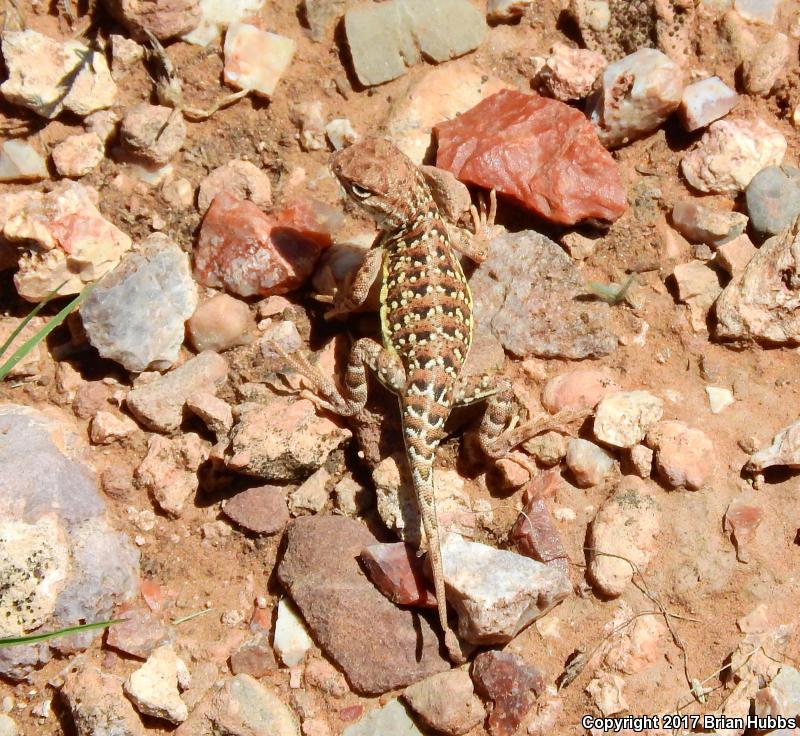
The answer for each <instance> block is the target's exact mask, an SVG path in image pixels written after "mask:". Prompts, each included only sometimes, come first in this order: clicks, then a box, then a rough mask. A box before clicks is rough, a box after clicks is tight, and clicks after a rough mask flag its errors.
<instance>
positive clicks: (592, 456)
mask: <svg viewBox="0 0 800 736" xmlns="http://www.w3.org/2000/svg"><path fill="white" fill-rule="evenodd" d="M567 467H568V468H569V469H570V471H571V472H572V475H573V477H574V478H575V482H576V483H577V484H578V486H580V487H581V488H591V487H592V486H596V485H599V484H600V483H602V482H603V481H604V480H605V479H606V478H607V477H608V476H609V475H610V474H611V471H612V470H613V469H614V457H613V456H612V455H611V454H609V453H608V452H607V451H606V450H604V449H603V448H602V447H598V446H597V445H595V444H594V443H592V442H588V441H587V440H581V439H571V440H570V441H569V442H568V443H567Z"/></svg>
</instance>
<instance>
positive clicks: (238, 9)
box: [182, 0, 264, 46]
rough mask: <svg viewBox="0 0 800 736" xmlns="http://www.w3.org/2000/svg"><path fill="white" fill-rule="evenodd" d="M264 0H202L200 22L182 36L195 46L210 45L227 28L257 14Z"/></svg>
mask: <svg viewBox="0 0 800 736" xmlns="http://www.w3.org/2000/svg"><path fill="white" fill-rule="evenodd" d="M263 5H264V0H200V16H201V18H200V23H199V24H198V25H197V27H195V29H194V30H192V31H189V33H187V34H186V35H184V36H182V38H183V40H184V41H188V42H189V43H192V44H194V45H195V46H208V44H210V43H212V42H213V41H216V40H217V39H218V38H219V36H220V34H221V33H222V31H223V30H224V29H225V28H228V27H229V26H231V25H233V24H234V23H239V22H241V21H243V20H244V19H245V18H247V17H250V16H253V15H256V14H257V13H258V11H259V10H261V8H262V7H263Z"/></svg>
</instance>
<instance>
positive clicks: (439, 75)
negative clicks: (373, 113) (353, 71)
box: [386, 59, 506, 166]
mask: <svg viewBox="0 0 800 736" xmlns="http://www.w3.org/2000/svg"><path fill="white" fill-rule="evenodd" d="M505 87H506V85H505V83H504V82H503V81H502V80H500V79H499V78H497V77H495V76H493V75H491V74H487V73H486V72H485V70H484V69H482V68H481V67H479V66H477V65H475V64H474V63H473V62H472V61H470V60H469V59H456V60H455V61H451V62H449V63H447V64H444V65H443V66H441V67H438V68H435V69H431V70H430V71H426V72H425V73H424V74H423V75H422V76H421V77H420V78H419V79H418V80H417V81H415V82H412V83H411V84H410V85H409V88H408V91H407V92H406V93H405V94H404V95H403V96H401V97H400V98H399V99H398V100H397V103H396V104H395V105H393V106H392V109H391V112H390V114H389V119H388V121H387V124H386V127H387V132H388V133H389V135H390V136H391V139H392V140H393V141H394V142H395V143H396V144H397V147H398V148H399V149H400V150H401V151H402V152H403V153H405V154H406V156H408V157H409V158H410V159H411V160H412V161H413V162H414V163H415V164H416V165H417V166H420V165H422V163H423V161H424V160H425V159H426V156H427V153H428V149H429V148H430V146H431V135H432V131H433V127H434V126H435V125H436V124H438V123H441V122H442V121H443V120H452V119H453V118H455V117H457V116H458V115H461V114H462V113H464V112H466V111H467V110H469V109H470V108H472V107H474V106H475V105H477V104H478V103H479V102H480V101H481V100H483V99H485V98H487V97H489V96H490V95H493V94H494V93H495V92H499V91H500V90H501V89H504V88H505ZM443 89H446V90H448V94H446V95H443V94H442V90H443Z"/></svg>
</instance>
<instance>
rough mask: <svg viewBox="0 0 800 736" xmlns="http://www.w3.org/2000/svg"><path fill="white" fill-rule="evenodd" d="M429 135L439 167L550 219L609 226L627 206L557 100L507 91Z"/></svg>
mask: <svg viewBox="0 0 800 736" xmlns="http://www.w3.org/2000/svg"><path fill="white" fill-rule="evenodd" d="M434 130H435V131H436V135H437V137H438V140H439V149H438V152H437V155H436V165H437V166H438V167H440V168H443V169H447V170H448V171H451V172H452V173H453V174H455V175H456V177H457V178H458V179H460V180H461V181H463V182H466V183H469V184H476V185H478V186H481V187H486V188H487V189H496V190H497V192H498V194H503V195H506V196H507V197H511V198H512V199H514V200H515V201H516V202H518V203H519V204H520V205H521V206H523V207H525V208H526V209H528V210H530V211H531V212H535V213H536V214H537V215H539V216H540V217H542V218H544V219H545V220H548V221H550V222H556V223H559V224H563V225H574V224H575V223H577V222H581V221H582V220H587V219H597V220H605V221H608V222H613V221H614V220H616V219H617V218H618V217H619V216H620V215H621V214H622V213H623V212H624V211H625V209H626V207H627V203H626V198H625V189H624V188H623V186H622V181H621V179H620V175H619V172H618V171H617V165H616V163H615V162H614V159H613V158H612V157H611V154H610V153H609V152H608V151H606V149H605V148H604V147H603V145H602V144H601V143H600V141H599V139H598V137H597V133H596V132H595V131H594V129H593V127H592V125H591V123H590V122H589V121H588V120H587V119H586V117H585V116H584V115H583V114H582V113H580V112H579V111H578V110H575V109H573V108H571V107H570V106H569V105H566V104H564V103H563V102H559V101H557V100H551V99H548V98H546V97H539V96H537V95H529V94H524V93H522V92H516V91H514V90H509V89H505V90H502V91H500V92H497V93H496V94H494V95H492V96H491V97H488V98H486V99H485V100H483V101H482V102H480V103H478V104H477V105H476V106H475V107H473V108H472V109H471V110H468V111H467V112H465V113H464V114H462V115H460V116H459V117H457V118H455V119H453V120H448V121H446V122H444V123H441V124H439V125H437V126H436V127H435V129H434Z"/></svg>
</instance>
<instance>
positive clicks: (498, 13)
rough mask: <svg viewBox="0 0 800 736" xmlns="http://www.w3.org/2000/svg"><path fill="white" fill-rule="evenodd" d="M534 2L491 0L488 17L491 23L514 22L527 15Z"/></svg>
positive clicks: (527, 0) (526, 0)
mask: <svg viewBox="0 0 800 736" xmlns="http://www.w3.org/2000/svg"><path fill="white" fill-rule="evenodd" d="M532 2H533V0H489V2H488V4H487V6H486V17H487V18H488V19H489V20H490V21H494V22H497V21H503V20H513V19H514V18H519V16H521V15H523V14H524V13H525V10H526V9H527V8H529V7H530V6H531V4H532Z"/></svg>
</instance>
